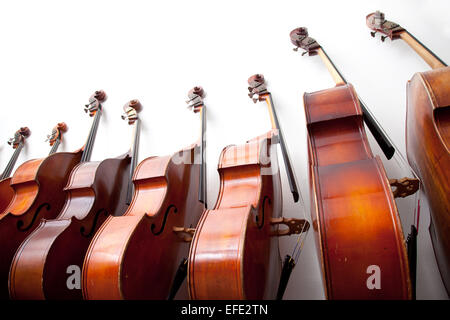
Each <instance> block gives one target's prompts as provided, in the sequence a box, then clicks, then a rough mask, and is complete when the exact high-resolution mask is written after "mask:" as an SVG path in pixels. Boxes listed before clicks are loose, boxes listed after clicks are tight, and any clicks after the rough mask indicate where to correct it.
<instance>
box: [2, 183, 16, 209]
mask: <svg viewBox="0 0 450 320" xmlns="http://www.w3.org/2000/svg"><path fill="white" fill-rule="evenodd" d="M10 184H11V178H6V179H3V180H1V181H0V212H3V211H5V209H6V208H7V207H8V205H9V203H10V202H11V200H12V198H13V197H14V190H13V188H11V186H10Z"/></svg>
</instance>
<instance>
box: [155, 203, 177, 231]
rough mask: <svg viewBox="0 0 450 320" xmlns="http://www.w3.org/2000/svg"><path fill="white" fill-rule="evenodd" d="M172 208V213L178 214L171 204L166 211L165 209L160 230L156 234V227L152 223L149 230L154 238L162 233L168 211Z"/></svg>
mask: <svg viewBox="0 0 450 320" xmlns="http://www.w3.org/2000/svg"><path fill="white" fill-rule="evenodd" d="M172 208H174V209H173V213H177V212H178V209H177V207H175V206H174V205H173V204H171V205H170V206H168V207H167V209H166V212H165V213H164V219H163V223H162V226H161V229H159V231H158V232H155V228H156V225H155V224H154V223H152V225H151V227H150V229H151V230H152V233H153V234H154V235H155V236H158V235H160V234H161V233H162V232H163V231H164V227H165V226H166V222H167V216H168V215H169V212H170V209H172Z"/></svg>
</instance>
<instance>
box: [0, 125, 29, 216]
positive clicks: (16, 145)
mask: <svg viewBox="0 0 450 320" xmlns="http://www.w3.org/2000/svg"><path fill="white" fill-rule="evenodd" d="M30 134H31V131H30V129H28V127H22V128H20V129H19V130H17V131H16V132H15V133H14V137H12V138H11V139H9V140H8V144H9V145H11V147H12V148H13V149H14V152H13V154H12V156H11V158H10V159H9V161H8V164H7V165H6V168H5V170H4V171H3V172H2V174H1V175H0V212H3V211H4V210H5V209H6V207H7V206H8V205H9V203H10V202H11V200H12V198H13V197H14V190H13V189H12V188H11V186H10V184H11V177H10V175H11V172H12V171H13V169H14V166H15V165H16V162H17V159H18V158H19V155H20V152H21V151H22V149H23V147H24V145H25V139H26V138H27V137H29V136H30Z"/></svg>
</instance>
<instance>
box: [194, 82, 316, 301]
mask: <svg viewBox="0 0 450 320" xmlns="http://www.w3.org/2000/svg"><path fill="white" fill-rule="evenodd" d="M249 91H250V93H249V96H250V98H252V99H253V101H254V102H257V101H265V102H266V103H267V106H268V109H269V114H270V118H271V123H272V129H271V130H270V131H269V132H267V133H265V134H263V135H261V136H259V137H256V138H254V139H252V140H249V141H248V142H247V143H246V144H244V145H240V146H236V145H230V146H228V147H226V148H225V149H223V151H222V153H221V155H220V158H219V164H218V171H219V175H220V190H219V195H218V198H217V202H216V204H215V206H214V208H213V209H208V210H205V211H204V212H203V214H202V216H201V218H200V221H199V223H198V225H197V227H196V229H195V232H194V237H193V239H192V244H191V249H190V252H189V260H188V286H189V294H190V298H192V299H254V300H256V299H274V298H275V297H276V296H277V295H279V294H278V288H279V286H278V285H279V279H280V275H281V271H282V268H281V267H282V264H281V258H280V253H279V247H278V237H279V236H284V235H290V234H301V233H303V232H305V231H306V230H308V228H309V223H308V222H307V221H306V220H304V219H295V218H289V219H288V218H283V217H282V192H281V181H280V170H279V167H278V160H277V149H276V147H277V144H278V143H280V146H281V149H282V154H283V157H284V158H283V159H284V162H285V167H286V172H287V175H288V180H289V185H290V188H291V192H292V195H293V198H294V202H297V201H298V199H299V191H298V187H297V182H296V180H295V174H294V171H293V167H292V165H291V161H290V159H289V156H288V152H287V149H286V144H285V142H284V138H283V135H282V132H281V130H280V125H279V122H278V118H277V115H276V112H275V107H274V104H273V101H272V96H271V94H270V92H268V91H267V89H266V85H265V81H264V77H263V76H262V75H260V74H258V75H254V76H252V77H250V78H249ZM280 225H284V228H279V227H280ZM286 227H287V228H286ZM280 296H281V295H280Z"/></svg>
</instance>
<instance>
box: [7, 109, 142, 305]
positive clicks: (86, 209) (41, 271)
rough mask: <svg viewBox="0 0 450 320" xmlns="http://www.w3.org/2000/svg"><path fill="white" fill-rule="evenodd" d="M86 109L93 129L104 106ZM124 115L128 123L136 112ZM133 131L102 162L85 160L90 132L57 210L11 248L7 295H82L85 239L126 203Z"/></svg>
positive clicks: (51, 297) (34, 297)
mask: <svg viewBox="0 0 450 320" xmlns="http://www.w3.org/2000/svg"><path fill="white" fill-rule="evenodd" d="M126 107H127V108H130V109H131V110H130V111H133V110H139V109H140V103H139V101H137V100H131V101H130V102H128V103H127V105H126ZM89 112H90V113H91V114H95V117H94V127H93V131H92V132H96V131H97V127H98V124H99V121H100V116H101V114H102V112H103V108H102V106H101V105H100V104H97V105H96V107H95V108H92V106H91V108H90V109H89ZM128 115H129V116H130V117H128V120H129V123H130V124H133V123H134V122H135V121H134V120H135V119H136V113H134V112H130V113H129V114H128ZM131 117H133V118H131ZM126 118H127V117H126ZM138 135H139V126H137V127H135V136H134V139H133V142H132V146H131V150H132V151H133V152H131V151H129V152H127V153H125V154H123V155H121V156H119V157H117V158H112V159H105V160H102V161H90V156H91V152H92V149H93V144H94V136H95V134H94V135H93V136H92V137H90V138H91V139H89V140H90V141H88V143H87V145H88V146H87V150H88V152H87V153H86V152H84V153H83V157H82V159H81V162H80V163H79V164H77V165H76V166H75V167H74V168H73V169H72V172H71V173H70V176H69V179H68V181H67V184H66V186H65V187H64V191H63V192H62V193H63V195H64V196H65V203H64V206H63V207H62V209H61V211H60V212H59V214H58V215H57V216H56V217H55V218H53V219H42V220H41V222H40V224H39V226H38V227H37V228H36V229H35V230H34V231H33V232H32V233H31V234H30V235H29V236H28V237H27V238H26V239H25V240H24V241H23V243H22V244H21V245H20V247H19V248H18V249H17V251H16V254H15V256H14V259H13V261H12V263H11V270H10V274H9V292H10V297H11V298H12V299H20V300H22V299H27V300H28V299H32V300H40V299H49V300H56V299H81V298H82V294H81V287H80V285H81V267H82V265H83V260H84V256H85V254H86V250H87V248H88V246H89V243H90V242H91V240H92V238H93V236H94V234H95V232H96V231H97V230H98V229H99V228H100V226H101V224H102V223H103V222H104V221H105V220H106V218H107V217H108V215H119V214H121V213H123V211H125V209H126V207H127V199H126V196H127V188H128V186H130V183H129V182H130V180H131V177H130V176H131V174H132V171H133V170H132V163H135V162H133V161H132V160H133V159H135V156H136V154H137V149H138V148H137V141H138V139H137V138H136V137H137V136H138ZM130 154H131V156H130ZM132 158H133V159H132Z"/></svg>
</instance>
